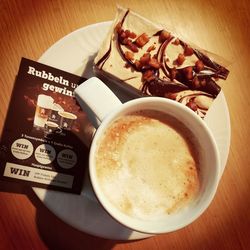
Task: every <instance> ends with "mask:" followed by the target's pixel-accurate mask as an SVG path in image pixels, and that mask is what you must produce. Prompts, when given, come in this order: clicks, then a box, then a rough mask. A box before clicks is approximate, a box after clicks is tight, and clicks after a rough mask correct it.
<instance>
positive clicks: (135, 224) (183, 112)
mask: <svg viewBox="0 0 250 250" xmlns="http://www.w3.org/2000/svg"><path fill="white" fill-rule="evenodd" d="M149 103H151V104H152V105H153V106H152V107H155V110H158V111H159V110H160V109H159V105H161V107H163V108H167V107H168V111H167V112H166V110H165V113H167V114H169V115H172V116H174V117H175V118H177V119H178V120H180V121H181V119H182V118H183V117H185V119H186V120H188V119H189V120H190V123H191V124H196V127H197V128H198V127H199V128H200V129H202V130H203V133H204V136H205V137H206V138H207V139H208V141H207V142H205V141H204V140H203V141H204V143H208V144H209V147H210V148H211V149H212V150H213V151H211V152H210V154H212V155H213V160H214V164H213V171H214V172H213V173H210V175H211V178H210V179H211V183H210V185H209V186H208V187H206V188H209V189H208V191H207V192H206V196H205V194H204V195H201V198H200V199H202V201H201V202H200V203H199V205H197V206H194V210H191V212H190V213H189V216H188V218H186V217H185V218H186V219H184V220H182V221H179V223H174V222H173V223H172V224H171V226H168V225H166V227H161V228H159V227H158V226H157V223H158V222H154V223H153V222H144V221H141V220H140V219H134V218H131V217H130V216H126V215H125V216H124V214H123V213H122V212H119V211H117V209H115V208H114V207H112V206H110V204H109V203H108V202H107V199H106V197H105V195H104V194H103V193H102V192H101V188H100V187H99V186H98V180H97V177H96V174H95V160H94V158H95V152H96V149H97V143H98V140H99V139H100V137H101V136H102V134H103V132H104V131H105V130H106V128H107V127H108V125H109V124H110V122H112V121H113V120H114V119H115V118H116V117H119V115H122V113H123V112H125V113H126V112H128V113H129V112H130V111H126V110H129V109H130V108H131V107H133V106H136V105H142V104H149ZM176 110H178V112H179V113H178V114H176V113H175V112H176ZM162 111H163V112H164V110H162ZM177 115H178V116H177ZM219 170H220V159H219V152H218V148H217V144H216V142H215V139H214V137H213V134H212V132H211V131H210V129H209V128H208V126H207V125H206V124H205V122H204V121H203V120H202V119H201V118H200V117H199V116H198V115H197V114H195V113H194V112H193V111H192V110H191V109H189V108H188V107H186V106H184V105H183V104H180V103H178V102H176V101H173V100H169V99H166V98H162V97H142V98H138V99H133V100H130V101H128V102H126V103H124V104H122V105H121V106H120V107H117V108H115V109H114V110H113V112H112V113H110V114H108V115H107V116H106V117H105V119H104V120H103V122H102V123H101V125H100V126H99V128H98V129H97V131H96V133H95V136H94V138H93V141H92V144H91V148H90V154H89V174H90V180H91V183H92V187H93V189H94V192H95V194H96V196H97V198H98V200H99V201H100V204H101V205H102V206H103V207H104V209H105V210H106V211H107V212H108V213H109V214H110V215H111V216H112V217H113V218H114V219H115V220H116V221H118V222H119V223H121V224H123V225H124V226H126V227H128V228H130V229H132V230H135V231H138V232H142V233H148V234H161V233H168V232H172V231H175V230H178V229H181V228H183V227H184V226H187V225H189V224H190V223H192V222H193V221H194V220H195V219H197V218H198V217H199V216H200V215H201V214H202V213H203V212H204V211H205V210H206V208H207V207H208V206H209V205H210V203H211V202H212V200H213V198H214V196H215V193H216V190H217V186H218V182H219ZM206 178H207V177H206ZM203 196H205V197H203ZM170 217H173V218H174V216H172V215H170V216H169V218H170ZM150 225H151V226H150Z"/></svg>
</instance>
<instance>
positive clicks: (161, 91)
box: [94, 7, 229, 118]
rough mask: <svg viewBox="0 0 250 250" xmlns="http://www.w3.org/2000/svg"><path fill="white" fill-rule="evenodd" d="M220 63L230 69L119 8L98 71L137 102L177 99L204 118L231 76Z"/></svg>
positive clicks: (100, 54)
mask: <svg viewBox="0 0 250 250" xmlns="http://www.w3.org/2000/svg"><path fill="white" fill-rule="evenodd" d="M216 61H217V62H216ZM218 61H219V62H220V64H219V63H218ZM221 62H225V63H224V64H226V61H225V60H223V59H222V58H221V57H219V56H216V55H214V54H212V53H210V52H207V51H205V50H204V49H200V48H198V47H197V46H195V45H194V44H192V43H190V42H186V41H184V40H183V39H182V38H180V36H178V35H176V34H174V33H173V32H171V31H169V30H168V29H166V28H164V27H163V26H161V25H157V24H155V23H153V22H151V21H150V20H148V19H146V18H145V17H142V16H140V15H139V14H137V13H135V12H133V11H131V10H129V9H124V8H122V7H118V9H117V14H116V17H115V19H114V21H113V23H112V25H111V28H110V31H109V33H108V35H107V37H106V38H105V40H104V41H103V44H102V45H101V47H100V49H99V51H98V54H97V56H96V58H95V60H94V71H95V73H96V74H97V76H99V77H100V78H102V79H103V80H104V81H105V82H109V81H112V82H114V83H116V84H118V85H119V87H121V88H122V89H125V90H127V91H130V92H131V93H134V94H135V96H144V95H145V96H160V97H165V98H169V99H173V100H175V101H178V102H180V103H182V104H184V105H186V106H188V107H189V108H191V109H192V110H193V111H194V112H196V113H197V114H198V115H199V116H200V117H201V118H204V117H205V115H206V113H207V111H208V110H209V107H210V106H211V105H212V103H213V101H214V99H215V98H216V97H217V96H218V94H219V93H220V91H221V82H222V81H223V80H226V78H227V76H228V74H229V71H228V69H226V67H225V65H224V64H223V65H222V63H221Z"/></svg>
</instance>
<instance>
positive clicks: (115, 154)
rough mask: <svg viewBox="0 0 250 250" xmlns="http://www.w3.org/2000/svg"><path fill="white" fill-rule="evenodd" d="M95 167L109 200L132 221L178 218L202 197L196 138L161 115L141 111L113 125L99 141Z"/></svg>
mask: <svg viewBox="0 0 250 250" xmlns="http://www.w3.org/2000/svg"><path fill="white" fill-rule="evenodd" d="M95 163H96V174H97V179H98V182H99V185H100V187H101V188H102V190H103V192H104V194H105V196H106V197H107V199H108V200H109V201H110V203H112V204H113V206H115V207H116V208H117V209H118V210H120V211H122V212H123V213H125V214H127V215H129V216H131V217H134V218H139V219H145V220H150V219H155V218H161V217H162V216H166V215H169V214H172V213H175V212H177V211H179V210H180V209H182V208H184V207H186V206H188V204H190V203H192V201H193V200H194V198H195V197H196V195H197V194H198V192H199V188H200V178H199V154H198V150H197V146H196V143H195V141H194V137H193V136H192V134H191V133H190V131H189V130H188V128H186V127H185V125H183V124H182V123H181V122H180V121H178V120H176V119H175V118H173V117H171V116H169V115H167V114H165V113H163V112H160V111H151V110H142V111H138V112H133V113H129V114H126V115H124V116H121V117H119V118H117V119H116V120H115V121H113V122H112V123H111V124H110V125H109V127H108V128H107V130H106V131H105V133H104V135H103V136H102V137H101V139H100V140H99V142H98V148H97V151H96V156H95Z"/></svg>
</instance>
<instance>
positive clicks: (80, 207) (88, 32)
mask: <svg viewBox="0 0 250 250" xmlns="http://www.w3.org/2000/svg"><path fill="white" fill-rule="evenodd" d="M110 24H111V22H103V23H97V24H93V25H89V26H87V27H84V28H81V29H78V30H76V31H74V32H72V33H70V34H68V35H67V36H65V37H63V38H62V39H61V40H59V41H58V42H56V43H55V44H54V45H53V46H51V47H50V48H49V49H48V50H47V51H46V52H45V53H44V54H43V55H42V56H41V58H40V59H39V62H41V63H44V64H47V65H50V66H53V67H56V68H59V69H62V70H65V71H68V72H70V73H74V74H77V75H80V76H84V77H87V78H89V77H91V76H93V72H92V62H93V59H94V57H95V54H96V52H97V51H98V49H99V47H100V45H101V42H102V41H103V39H104V38H105V35H106V34H107V32H108V29H109V27H110ZM124 98H126V97H124ZM205 122H206V123H207V124H208V126H209V127H210V129H211V130H212V133H213V134H214V136H215V139H216V142H217V144H218V148H219V151H220V156H221V175H222V173H223V171H224V168H225V165H226V161H227V157H228V153H229V146H230V133H231V132H230V131H231V129H230V118H229V112H228V107H227V103H226V100H225V97H224V95H223V93H222V92H221V93H220V94H219V96H218V97H217V99H216V100H215V101H214V104H213V105H212V107H211V108H210V110H209V112H208V114H207V116H206V118H205ZM33 190H34V192H35V193H36V195H37V196H38V197H39V198H40V199H41V201H42V202H43V203H44V204H45V205H46V206H47V207H48V208H49V209H50V210H51V211H52V212H53V213H54V214H55V215H57V216H58V217H59V218H60V219H62V220H63V221H64V222H66V223H68V224H70V225H71V226H73V227H75V228H76V229H78V230H80V231H83V232H86V233H89V234H92V235H95V236H99V237H103V238H109V239H119V240H134V239H142V238H147V237H150V236H152V235H147V234H142V233H139V232H136V231H132V230H130V229H127V228H126V227H124V226H122V225H121V224H119V223H118V222H116V221H115V220H114V219H113V218H111V217H110V215H108V214H107V213H106V212H105V211H104V209H103V208H102V207H101V206H100V205H99V203H98V202H97V200H96V198H95V195H94V193H93V190H92V187H91V184H90V181H89V179H88V174H86V178H85V182H84V187H83V190H82V193H81V194H80V195H74V194H68V193H63V192H58V191H51V190H46V189H41V188H33Z"/></svg>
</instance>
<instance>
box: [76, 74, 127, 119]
mask: <svg viewBox="0 0 250 250" xmlns="http://www.w3.org/2000/svg"><path fill="white" fill-rule="evenodd" d="M74 95H75V97H76V100H77V102H78V103H79V104H80V106H81V108H82V109H83V110H85V109H86V106H87V108H89V109H90V110H91V111H92V112H93V113H94V114H95V116H96V117H97V118H98V120H99V121H100V122H101V121H102V120H103V119H104V118H105V116H107V115H108V114H109V113H110V112H112V110H114V109H115V108H116V107H118V106H120V105H122V103H121V101H120V100H119V99H118V97H117V96H116V95H115V94H114V93H113V92H112V91H111V90H110V89H109V88H108V87H107V86H106V85H105V83H103V82H102V81H101V80H100V79H99V78H97V77H91V78H89V79H88V80H86V81H85V82H83V83H82V84H81V85H79V86H78V87H77V88H76V89H75V91H74Z"/></svg>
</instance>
